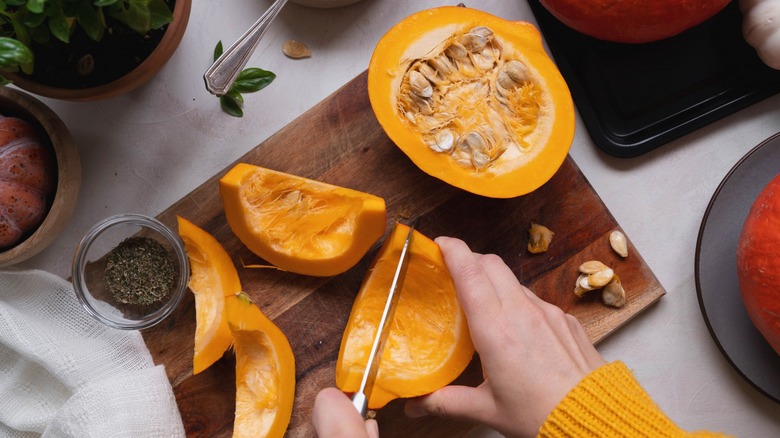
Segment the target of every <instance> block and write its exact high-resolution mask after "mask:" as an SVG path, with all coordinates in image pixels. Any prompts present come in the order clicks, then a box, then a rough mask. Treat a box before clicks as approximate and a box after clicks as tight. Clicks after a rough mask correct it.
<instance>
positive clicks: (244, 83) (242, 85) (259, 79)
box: [231, 68, 276, 93]
mask: <svg viewBox="0 0 780 438" xmlns="http://www.w3.org/2000/svg"><path fill="white" fill-rule="evenodd" d="M274 79H276V75H275V74H273V73H272V72H270V71H267V70H263V69H261V68H247V69H245V70H243V71H242V72H241V73H239V74H238V77H237V78H236V82H235V83H234V84H233V86H232V87H231V90H233V89H234V90H236V91H238V92H239V93H254V92H255V91H260V90H262V89H263V88H265V87H267V86H268V85H269V84H270V83H271V82H273V80H274Z"/></svg>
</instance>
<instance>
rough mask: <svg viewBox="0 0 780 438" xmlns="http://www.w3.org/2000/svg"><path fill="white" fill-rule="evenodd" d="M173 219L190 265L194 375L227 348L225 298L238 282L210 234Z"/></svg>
mask: <svg viewBox="0 0 780 438" xmlns="http://www.w3.org/2000/svg"><path fill="white" fill-rule="evenodd" d="M177 219H178V224H179V235H180V236H181V238H182V240H183V241H184V248H185V250H186V252H187V258H189V261H190V271H191V275H190V279H189V283H188V286H189V288H190V290H191V291H192V293H193V294H194V295H195V323H196V328H195V353H194V356H193V360H192V373H193V374H198V373H200V372H201V371H203V370H205V369H206V368H208V367H209V366H211V364H213V363H214V362H216V361H217V360H219V358H221V357H222V356H223V355H224V353H225V351H227V349H228V348H229V347H230V343H231V337H230V328H229V327H228V323H227V316H226V314H225V297H226V296H230V295H234V294H235V293H237V292H239V291H241V282H240V280H239V278H238V272H236V268H235V266H234V265H233V261H232V260H231V259H230V256H229V255H228V254H227V252H225V249H224V248H223V247H222V245H220V243H219V242H218V241H217V240H216V239H215V238H214V237H213V236H212V235H211V234H209V233H208V232H207V231H205V230H203V229H201V228H199V227H198V226H197V225H195V224H193V223H192V222H190V221H188V220H186V219H184V218H182V217H177Z"/></svg>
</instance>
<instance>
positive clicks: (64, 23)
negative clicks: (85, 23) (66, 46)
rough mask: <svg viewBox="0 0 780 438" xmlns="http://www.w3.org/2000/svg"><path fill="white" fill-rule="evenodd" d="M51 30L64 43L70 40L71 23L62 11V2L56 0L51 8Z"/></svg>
mask: <svg viewBox="0 0 780 438" xmlns="http://www.w3.org/2000/svg"><path fill="white" fill-rule="evenodd" d="M49 30H50V31H51V33H52V35H54V36H55V37H57V39H58V40H60V41H62V42H63V43H68V42H70V24H68V18H67V17H65V13H64V12H62V4H61V3H60V2H55V3H53V4H52V7H51V8H50V9H49Z"/></svg>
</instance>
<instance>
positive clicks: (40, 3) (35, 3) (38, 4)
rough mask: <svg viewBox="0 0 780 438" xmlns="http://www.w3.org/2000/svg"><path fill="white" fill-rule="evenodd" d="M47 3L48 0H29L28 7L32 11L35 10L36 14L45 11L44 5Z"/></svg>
mask: <svg viewBox="0 0 780 438" xmlns="http://www.w3.org/2000/svg"><path fill="white" fill-rule="evenodd" d="M45 3H46V0H29V1H28V2H27V9H28V10H29V11H30V12H35V13H36V14H40V13H42V12H43V7H44V5H45Z"/></svg>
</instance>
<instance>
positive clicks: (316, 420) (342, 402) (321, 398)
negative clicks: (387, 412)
mask: <svg viewBox="0 0 780 438" xmlns="http://www.w3.org/2000/svg"><path fill="white" fill-rule="evenodd" d="M312 423H313V425H314V431H315V432H316V434H317V436H318V437H320V438H330V437H344V436H349V437H357V438H366V437H368V438H378V437H379V431H378V429H377V428H376V422H374V423H373V424H369V423H367V422H365V421H364V420H363V417H361V416H360V414H359V413H358V412H357V410H356V409H355V407H354V406H353V405H352V401H350V399H349V397H347V396H346V395H345V394H344V393H343V392H341V391H339V390H338V389H336V388H325V389H323V390H322V391H320V392H319V393H318V394H317V397H316V398H315V399H314V409H313V411H312ZM372 433H373V435H372Z"/></svg>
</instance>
